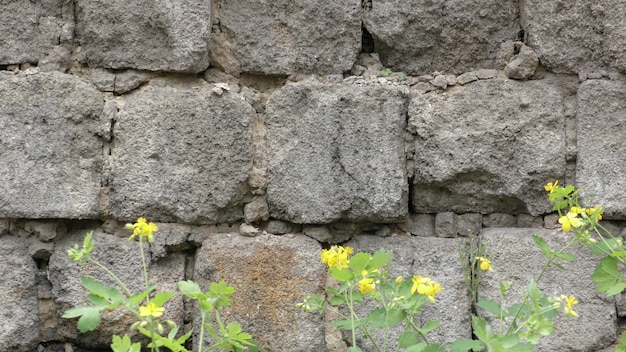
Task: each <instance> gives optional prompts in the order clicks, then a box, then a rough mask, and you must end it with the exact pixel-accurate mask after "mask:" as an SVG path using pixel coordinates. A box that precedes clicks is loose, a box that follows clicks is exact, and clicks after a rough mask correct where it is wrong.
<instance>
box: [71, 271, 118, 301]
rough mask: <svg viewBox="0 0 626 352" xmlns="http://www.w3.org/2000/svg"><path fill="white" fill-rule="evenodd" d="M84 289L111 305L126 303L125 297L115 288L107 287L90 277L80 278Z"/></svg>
mask: <svg viewBox="0 0 626 352" xmlns="http://www.w3.org/2000/svg"><path fill="white" fill-rule="evenodd" d="M80 282H81V284H82V285H83V287H84V288H85V289H86V290H87V291H89V292H91V293H92V294H94V295H96V296H100V297H102V298H104V299H106V300H108V301H109V303H111V304H116V303H121V302H124V296H123V295H122V294H121V293H120V291H118V290H117V289H116V288H115V287H113V286H106V285H103V284H102V283H100V282H99V281H97V280H94V279H92V278H90V277H89V276H83V275H81V276H80Z"/></svg>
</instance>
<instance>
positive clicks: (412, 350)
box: [404, 342, 428, 352]
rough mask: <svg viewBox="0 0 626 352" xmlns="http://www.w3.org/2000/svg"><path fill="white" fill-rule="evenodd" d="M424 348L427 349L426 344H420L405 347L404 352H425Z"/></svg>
mask: <svg viewBox="0 0 626 352" xmlns="http://www.w3.org/2000/svg"><path fill="white" fill-rule="evenodd" d="M426 347H428V345H427V344H426V343H424V342H420V343H418V344H416V345H412V346H409V347H407V348H406V349H405V350H404V352H424V351H426Z"/></svg>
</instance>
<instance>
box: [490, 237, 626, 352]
mask: <svg viewBox="0 0 626 352" xmlns="http://www.w3.org/2000/svg"><path fill="white" fill-rule="evenodd" d="M533 234H536V235H539V236H540V237H542V238H543V239H544V240H545V241H546V242H547V243H548V246H549V247H550V248H551V249H552V250H555V251H556V250H559V249H561V248H563V246H565V245H566V244H567V243H568V242H569V241H570V240H571V239H572V238H571V234H569V233H564V232H562V231H560V230H542V229H496V228H494V229H484V230H483V232H482V236H483V239H484V243H485V244H486V247H487V254H488V255H490V256H491V264H492V266H493V271H492V272H484V274H483V277H482V280H481V286H480V288H479V292H478V295H479V297H484V298H487V299H490V300H494V301H496V302H500V300H499V297H500V288H499V284H498V283H499V282H506V281H511V282H513V287H512V288H511V289H510V291H509V295H508V297H507V301H506V302H507V305H511V304H514V303H518V302H521V299H522V296H521V294H522V293H523V292H524V290H525V287H526V285H527V284H528V283H530V280H531V279H533V278H537V276H538V275H539V273H540V272H541V270H542V268H543V266H544V265H545V264H546V262H547V259H546V256H545V255H544V254H543V252H541V250H540V249H539V248H538V247H537V246H536V245H535V243H534V241H533V239H532V235H533ZM567 252H569V253H572V254H574V255H576V257H577V260H576V261H575V262H564V261H558V263H559V264H561V265H562V266H563V267H564V270H559V269H558V268H555V267H551V268H549V269H548V270H547V271H546V272H545V274H544V276H543V277H542V278H541V279H540V281H539V285H538V286H539V288H540V289H541V290H543V292H544V293H545V294H546V296H548V297H555V296H556V297H560V296H561V295H566V296H569V295H574V296H575V297H576V299H577V300H578V301H579V304H577V305H575V306H573V309H574V311H575V312H577V313H578V315H579V317H578V318H576V319H572V318H566V317H565V316H564V314H562V313H561V314H560V316H558V317H556V318H555V320H554V332H553V334H552V335H550V336H549V337H545V338H542V339H541V341H540V343H539V345H537V348H536V351H545V352H548V351H595V350H598V349H600V348H602V347H606V346H610V345H611V344H613V342H614V340H615V337H616V336H615V335H616V321H617V318H616V311H615V301H614V299H613V298H610V299H606V298H603V297H601V296H600V295H598V294H597V293H596V292H595V284H594V283H593V281H591V274H592V273H593V271H594V270H595V265H596V264H597V262H598V257H597V256H595V255H592V254H591V253H590V252H589V250H588V249H587V248H583V247H580V246H579V245H574V246H573V247H571V248H570V249H569V250H567ZM482 314H483V315H484V314H485V313H484V311H483V312H482ZM493 324H498V322H497V321H495V320H493ZM494 326H495V325H494Z"/></svg>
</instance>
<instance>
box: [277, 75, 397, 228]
mask: <svg viewBox="0 0 626 352" xmlns="http://www.w3.org/2000/svg"><path fill="white" fill-rule="evenodd" d="M407 94H408V92H407V90H406V89H398V88H391V87H381V86H373V87H355V86H353V85H342V84H338V85H321V84H293V85H287V86H285V87H283V88H282V89H280V90H279V91H277V92H276V93H274V94H273V95H272V96H271V97H270V99H269V101H268V103H267V110H266V113H267V141H268V144H267V145H268V146H267V154H268V160H269V161H268V188H267V196H268V197H267V199H268V203H269V206H270V214H271V215H272V217H274V218H276V219H280V220H286V221H290V222H294V223H309V224H312V223H329V222H332V221H336V220H349V221H359V220H364V219H367V220H368V221H370V222H376V221H380V222H391V221H399V220H400V219H403V218H404V216H405V215H406V214H407V208H406V204H407V203H408V189H407V187H406V169H405V156H404V126H405V124H406V121H405V115H406V107H407V103H408V99H407Z"/></svg>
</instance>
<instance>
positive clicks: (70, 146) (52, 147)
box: [0, 71, 104, 219]
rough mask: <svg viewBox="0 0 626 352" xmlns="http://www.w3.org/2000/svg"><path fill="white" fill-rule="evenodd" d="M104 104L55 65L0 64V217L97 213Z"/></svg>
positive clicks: (91, 89)
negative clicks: (23, 69) (3, 67)
mask: <svg viewBox="0 0 626 352" xmlns="http://www.w3.org/2000/svg"><path fill="white" fill-rule="evenodd" d="M103 105H104V99H103V97H102V95H101V94H100V92H98V91H97V90H96V89H95V88H94V87H93V86H90V85H88V84H86V83H84V82H83V81H82V80H80V79H78V78H76V77H74V76H71V75H65V74H61V73H58V72H51V73H37V74H30V75H24V74H12V73H9V72H6V71H5V72H0V126H2V128H0V180H2V181H1V182H0V217H14V218H20V217H22V218H53V217H57V218H69V219H76V218H93V217H97V216H98V213H99V211H98V197H99V193H100V185H101V174H100V173H101V170H102V148H103V140H102V139H100V138H99V137H98V134H101V133H102V131H101V129H102V127H101V122H100V120H99V118H100V117H99V116H100V113H101V111H102V108H103Z"/></svg>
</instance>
